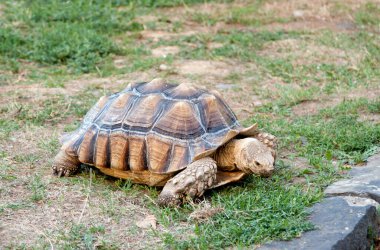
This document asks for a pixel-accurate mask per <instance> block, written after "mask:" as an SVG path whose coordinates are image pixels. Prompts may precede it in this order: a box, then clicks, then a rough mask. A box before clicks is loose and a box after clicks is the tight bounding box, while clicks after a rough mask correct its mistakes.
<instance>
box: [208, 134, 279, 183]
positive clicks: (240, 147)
mask: <svg viewBox="0 0 380 250" xmlns="http://www.w3.org/2000/svg"><path fill="white" fill-rule="evenodd" d="M274 152H275V151H274V150H273V149H271V148H269V147H268V146H267V145H266V144H265V143H263V142H261V141H259V140H258V139H256V138H245V139H234V140H231V141H230V142H228V143H227V144H226V145H225V146H223V147H221V148H220V149H219V150H218V151H217V153H216V154H215V160H216V162H217V164H218V167H220V168H221V169H222V170H224V171H233V170H241V171H243V172H245V173H247V174H252V173H253V174H257V175H260V176H270V175H271V174H272V172H273V170H274V159H275V155H274Z"/></svg>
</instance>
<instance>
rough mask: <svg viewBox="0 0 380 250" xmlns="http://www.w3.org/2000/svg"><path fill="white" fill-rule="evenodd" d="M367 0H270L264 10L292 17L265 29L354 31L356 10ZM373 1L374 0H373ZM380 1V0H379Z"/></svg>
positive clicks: (266, 12) (271, 13)
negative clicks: (341, 1) (342, 0)
mask: <svg viewBox="0 0 380 250" xmlns="http://www.w3.org/2000/svg"><path fill="white" fill-rule="evenodd" d="M367 2H369V1H366V0H359V1H355V0H348V1H344V6H342V3H340V2H339V1H328V0H319V1H307V0H300V1H299V0H290V1H269V2H267V3H265V4H264V6H263V9H261V10H260V11H261V12H262V13H264V14H268V15H275V16H276V17H278V18H283V19H286V20H291V21H290V22H287V23H272V24H268V25H264V26H262V27H261V29H272V30H287V31H290V30H298V31H299V30H305V31H316V30H320V29H329V30H333V31H340V32H350V31H354V30H356V29H357V27H356V26H355V24H354V22H353V13H354V12H355V11H357V10H358V9H359V8H360V7H361V6H362V5H363V4H365V3H367ZM371 2H372V1H371ZM376 2H378V0H376Z"/></svg>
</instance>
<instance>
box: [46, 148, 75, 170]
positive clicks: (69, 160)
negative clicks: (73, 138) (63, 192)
mask: <svg viewBox="0 0 380 250" xmlns="http://www.w3.org/2000/svg"><path fill="white" fill-rule="evenodd" d="M78 168H79V161H78V158H77V157H75V156H71V155H69V154H67V153H66V152H65V151H64V150H61V151H60V152H59V153H58V154H57V156H56V157H55V159H54V163H53V166H52V172H53V175H56V176H58V177H62V176H70V175H72V174H74V173H75V172H76V171H77V170H78Z"/></svg>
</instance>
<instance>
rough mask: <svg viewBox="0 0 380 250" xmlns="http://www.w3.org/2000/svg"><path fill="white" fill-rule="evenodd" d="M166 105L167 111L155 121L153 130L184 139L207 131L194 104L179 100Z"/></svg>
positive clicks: (195, 136)
mask: <svg viewBox="0 0 380 250" xmlns="http://www.w3.org/2000/svg"><path fill="white" fill-rule="evenodd" d="M166 107H167V109H166V110H165V113H164V114H163V115H162V116H161V117H160V118H159V119H158V120H157V122H156V123H155V125H154V127H153V129H152V130H153V131H156V132H157V133H158V134H161V135H166V136H171V137H174V138H178V139H183V140H188V139H191V138H197V137H199V136H201V135H202V134H204V133H205V131H204V129H203V127H202V125H201V123H200V121H199V120H198V117H197V113H196V112H195V110H194V105H193V104H191V103H189V102H185V101H177V102H172V103H171V104H170V105H167V106H166Z"/></svg>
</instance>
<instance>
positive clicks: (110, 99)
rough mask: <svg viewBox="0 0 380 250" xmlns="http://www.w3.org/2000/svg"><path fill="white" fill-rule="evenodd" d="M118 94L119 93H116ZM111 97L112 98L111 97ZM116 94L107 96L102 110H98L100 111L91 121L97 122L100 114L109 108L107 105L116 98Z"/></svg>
mask: <svg viewBox="0 0 380 250" xmlns="http://www.w3.org/2000/svg"><path fill="white" fill-rule="evenodd" d="M118 94H119V95H120V93H118ZM111 97H112V98H111ZM115 97H116V95H115V94H114V95H112V96H110V97H109V98H108V100H107V103H106V104H105V105H104V107H103V108H102V110H100V112H99V113H98V114H97V115H96V117H95V118H94V119H93V121H92V122H93V123H97V122H99V118H100V117H102V115H103V114H104V113H105V112H106V111H107V110H108V109H109V107H110V106H111V104H112V103H113V102H114V101H115V100H116V98H115Z"/></svg>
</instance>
